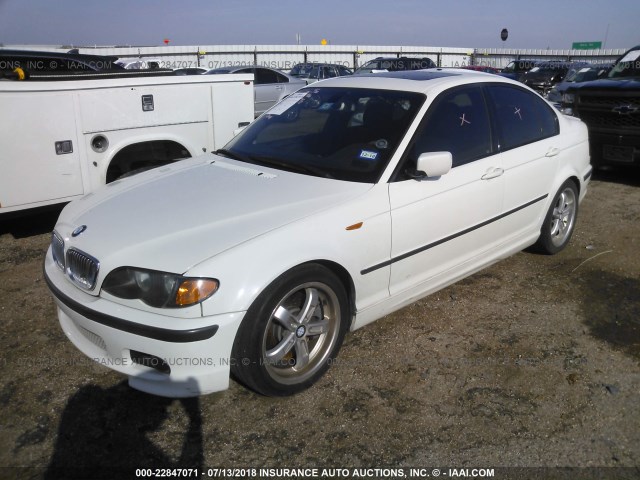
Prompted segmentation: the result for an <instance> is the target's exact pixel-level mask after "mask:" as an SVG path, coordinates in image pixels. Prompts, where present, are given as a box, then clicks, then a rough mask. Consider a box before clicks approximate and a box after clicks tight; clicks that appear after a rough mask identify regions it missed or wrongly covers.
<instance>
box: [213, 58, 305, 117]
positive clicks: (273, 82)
mask: <svg viewBox="0 0 640 480" xmlns="http://www.w3.org/2000/svg"><path fill="white" fill-rule="evenodd" d="M225 73H252V74H253V76H254V95H255V102H254V103H255V108H254V110H255V116H256V117H257V116H259V115H261V114H262V113H264V112H265V111H266V110H268V109H269V108H271V107H273V106H274V105H275V104H276V103H278V102H279V101H280V100H282V99H283V98H284V97H287V96H289V95H291V94H292V93H293V92H295V91H296V90H298V89H300V88H302V87H304V86H306V85H307V82H306V81H304V80H301V79H298V78H295V77H292V76H290V75H287V74H286V73H284V72H281V71H280V70H276V69H274V68H269V67H260V66H255V65H240V66H236V67H221V68H214V69H211V70H207V72H206V73H205V75H220V74H225Z"/></svg>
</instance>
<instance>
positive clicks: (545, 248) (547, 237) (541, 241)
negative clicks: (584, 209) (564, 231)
mask: <svg viewBox="0 0 640 480" xmlns="http://www.w3.org/2000/svg"><path fill="white" fill-rule="evenodd" d="M567 188H570V189H571V190H573V194H574V197H575V212H574V216H573V224H572V226H571V231H570V232H569V234H568V235H567V237H566V238H565V240H564V242H563V243H562V245H554V243H553V241H552V239H551V218H552V216H553V209H554V208H555V205H556V203H557V202H558V198H559V197H560V195H561V194H562V192H564V191H565V190H566V189H567ZM578 208H579V205H578V188H577V187H576V184H575V182H574V181H573V180H567V181H566V182H564V183H563V184H562V186H561V187H560V188H559V189H558V191H557V192H556V194H555V195H554V197H553V200H552V201H551V205H550V206H549V210H548V211H547V214H546V215H545V217H544V222H543V223H542V228H541V229H540V237H539V238H538V241H537V242H536V244H535V245H534V247H535V248H536V249H537V250H538V251H540V252H542V253H546V254H548V255H554V254H556V253H558V252H560V251H562V250H563V249H564V248H565V247H566V246H567V244H568V243H569V241H570V240H571V237H572V236H573V232H574V230H575V227H576V222H577V220H578Z"/></svg>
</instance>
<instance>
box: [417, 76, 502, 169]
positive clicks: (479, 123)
mask: <svg viewBox="0 0 640 480" xmlns="http://www.w3.org/2000/svg"><path fill="white" fill-rule="evenodd" d="M410 152H411V153H410V158H409V161H414V162H415V161H416V160H417V158H418V156H420V154H421V153H425V152H451V155H452V157H453V167H457V166H460V165H464V164H466V163H470V162H472V161H474V160H477V159H479V158H482V157H486V156H487V155H490V154H491V153H492V147H491V126H490V123H489V115H488V113H487V107H486V104H485V101H484V96H483V95H482V90H481V89H480V87H479V86H464V87H458V88H454V89H452V90H449V91H446V92H444V93H441V94H440V95H439V96H438V98H437V99H436V100H435V101H434V103H433V104H432V105H431V107H430V108H429V110H428V111H427V113H426V115H425V120H424V121H423V122H422V125H421V126H420V128H419V129H418V132H417V133H416V137H415V139H414V144H413V147H412V149H411V150H410Z"/></svg>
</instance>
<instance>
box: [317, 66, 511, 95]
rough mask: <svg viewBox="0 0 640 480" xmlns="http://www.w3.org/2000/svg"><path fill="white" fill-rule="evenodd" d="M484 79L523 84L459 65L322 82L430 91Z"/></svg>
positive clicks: (326, 85) (356, 76)
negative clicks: (460, 67)
mask: <svg viewBox="0 0 640 480" xmlns="http://www.w3.org/2000/svg"><path fill="white" fill-rule="evenodd" d="M482 81H490V82H500V83H509V84H512V85H520V86H523V85H522V84H521V83H519V82H516V81H514V80H510V79H508V78H504V77H499V76H497V75H494V74H491V73H485V72H477V71H474V70H463V69H457V68H447V69H444V68H429V69H424V70H406V71H399V72H380V73H370V74H356V75H349V76H346V77H337V78H330V79H327V80H323V81H322V86H323V87H330V86H335V87H351V88H380V89H389V90H405V91H413V92H420V93H426V92H427V91H429V90H432V89H434V88H437V87H439V86H445V87H448V86H454V85H462V84H465V83H476V82H482ZM313 85H315V84H313ZM318 86H320V85H318ZM310 88H313V87H310Z"/></svg>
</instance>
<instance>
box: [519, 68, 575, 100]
mask: <svg viewBox="0 0 640 480" xmlns="http://www.w3.org/2000/svg"><path fill="white" fill-rule="evenodd" d="M585 66H587V64H586V63H585V62H581V63H570V62H540V63H537V64H536V65H535V66H534V67H533V68H532V69H530V70H529V71H527V72H525V73H524V74H523V75H521V76H520V81H521V82H522V83H524V84H525V85H527V86H528V87H530V88H532V89H533V90H535V91H536V92H538V93H539V94H540V95H542V96H543V97H546V96H547V94H548V93H549V90H551V89H552V88H553V86H554V85H556V84H558V83H560V82H561V81H563V80H564V79H565V77H566V75H567V73H568V72H569V69H571V68H578V67H585Z"/></svg>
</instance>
